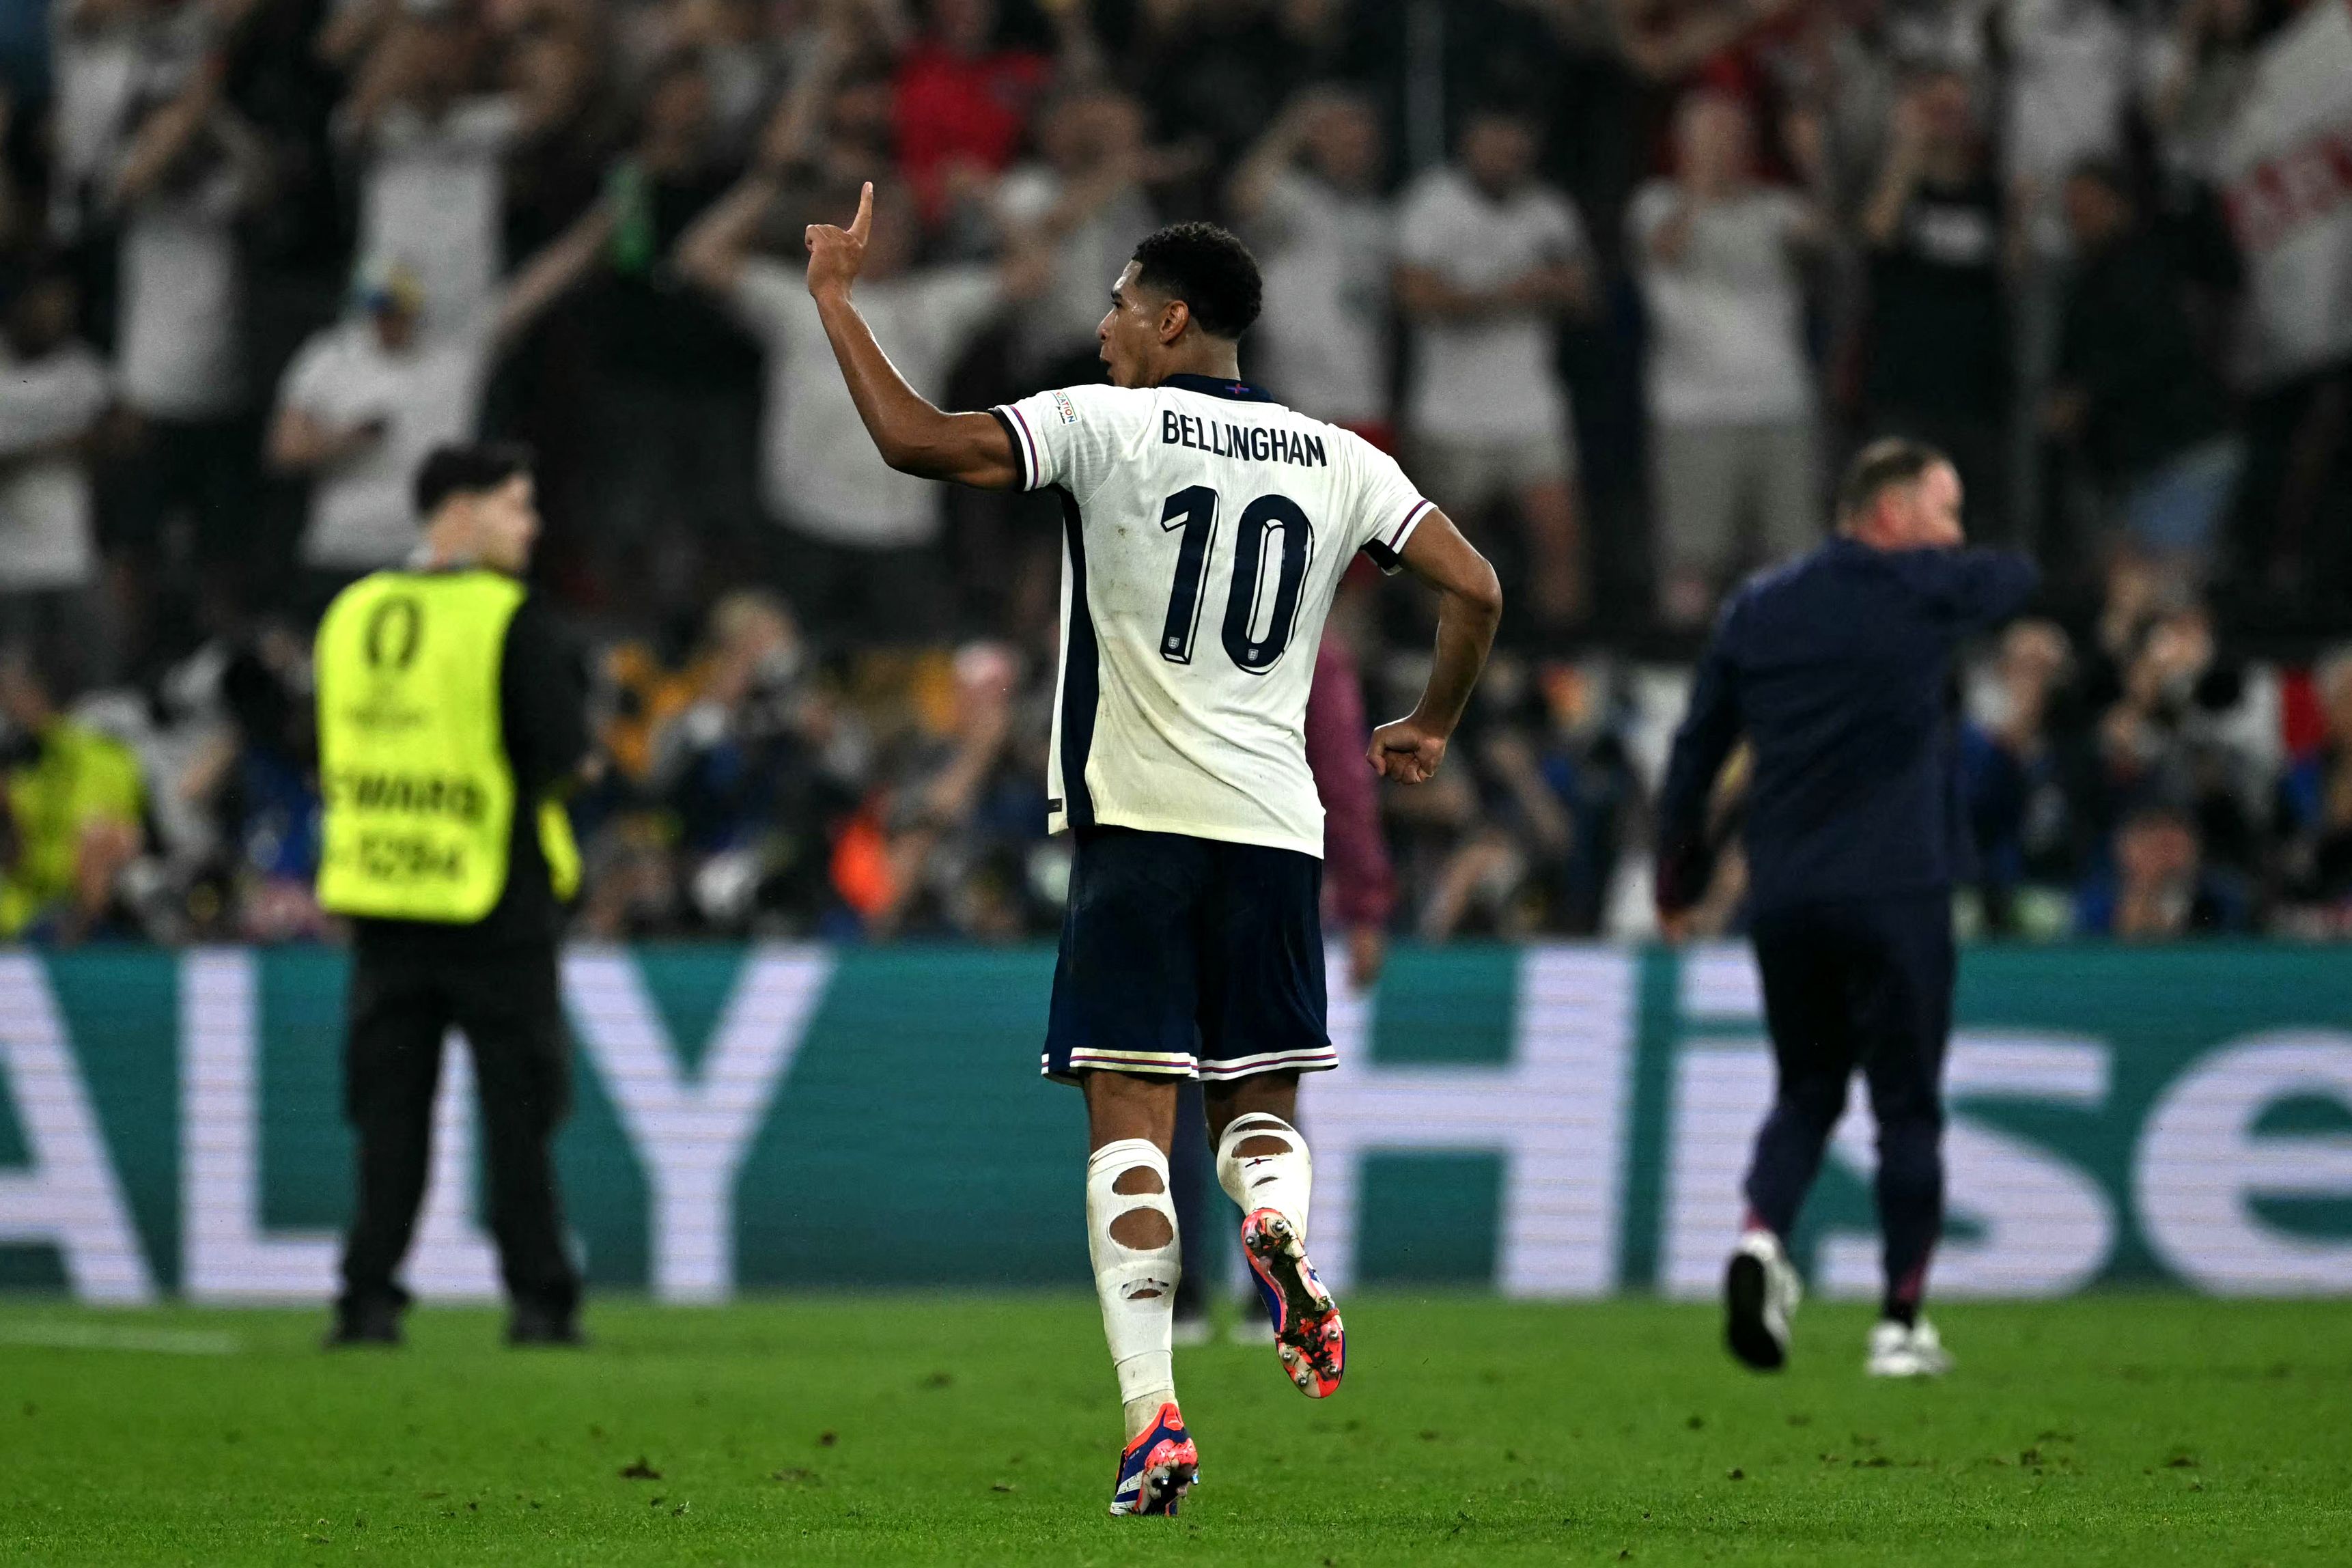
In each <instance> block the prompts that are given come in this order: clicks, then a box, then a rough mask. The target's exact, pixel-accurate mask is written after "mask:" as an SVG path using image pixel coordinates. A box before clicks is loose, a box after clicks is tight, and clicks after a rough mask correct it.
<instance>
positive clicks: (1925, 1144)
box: [1748, 889, 1954, 1322]
mask: <svg viewBox="0 0 2352 1568" xmlns="http://www.w3.org/2000/svg"><path fill="white" fill-rule="evenodd" d="M1749 930H1750V935H1751V937H1752V939H1753V940H1754V942H1755V945H1756V962H1757V966H1758V968H1759V970H1760V971H1761V972H1762V973H1763V979H1764V1015H1765V1022H1766V1025H1767V1026H1768V1027H1769V1029H1770V1031H1771V1036H1772V1053H1773V1057H1774V1058H1775V1060H1776V1062H1777V1064H1778V1067H1779V1069H1780V1086H1779V1091H1778V1094H1777V1096H1776V1097H1775V1100H1774V1102H1773V1106H1772V1112H1771V1114H1770V1116H1769V1117H1767V1118H1766V1119H1765V1122H1764V1126H1763V1130H1762V1131H1759V1133H1758V1134H1757V1135H1756V1153H1755V1158H1754V1161H1753V1163H1751V1164H1750V1165H1749V1167H1748V1207H1749V1209H1750V1210H1751V1211H1752V1213H1753V1215H1754V1216H1755V1218H1756V1219H1758V1220H1759V1221H1761V1222H1762V1223H1763V1224H1764V1225H1765V1226H1768V1227H1769V1228H1770V1229H1771V1230H1772V1231H1773V1232H1774V1233H1775V1234H1776V1235H1780V1236H1783V1237H1785V1236H1787V1235H1788V1234H1789V1231H1790V1227H1791V1226H1794V1225H1795V1224H1796V1220H1797V1211H1798V1210H1799V1208H1801V1206H1802V1205H1803V1204H1804V1201H1805V1194H1806V1192H1807V1191H1808V1190H1810V1189H1811V1186H1812V1184H1813V1178H1814V1176H1815V1175H1816V1174H1817V1173H1819V1172H1820V1170H1821V1164H1822V1151H1823V1149H1824V1148H1825V1147H1826V1146H1827V1144H1828V1142H1829V1138H1830V1134H1831V1132H1832V1131H1834V1130H1835V1128H1836V1126H1837V1122H1838V1118H1839V1117H1840V1116H1841V1115H1843V1113H1844V1111H1845V1100H1846V1090H1847V1086H1848V1084H1849V1083H1850V1082H1851V1080H1852V1079H1853V1074H1854V1073H1855V1071H1856V1070H1857V1069H1859V1070H1860V1071H1861V1073H1862V1075H1863V1078H1864V1081H1865V1082H1866V1083H1867V1084H1868V1085H1869V1089H1870V1109H1871V1113H1872V1116H1873V1118H1874V1120H1875V1121H1876V1122H1877V1123H1878V1185H1877V1194H1878V1220H1879V1228H1880V1230H1881V1232H1882V1234H1883V1235H1884V1237H1885V1247H1886V1252H1885V1258H1886V1301H1885V1310H1886V1311H1887V1313H1888V1315H1889V1316H1892V1317H1896V1318H1899V1319H1901V1320H1902V1321H1906V1322H1907V1321H1910V1320H1911V1318H1912V1316H1913V1315H1914V1314H1915V1313H1916V1310H1917V1308H1918V1302H1919V1299H1920V1296H1921V1294H1922V1293H1923V1291H1924V1290H1925V1289H1926V1285H1927V1259H1928V1256H1929V1254H1930V1253H1932V1252H1933V1251H1934V1250H1935V1246H1936V1238H1937V1235H1938V1234H1939V1233H1940V1231H1941V1230H1942V1228H1943V1217H1944V1159H1943V1131H1944V1105H1943V1076H1944V1055H1945V1050H1946V1047H1947V1046H1948V1043H1949V1040H1950V1037H1951V1030H1952V980H1953V969H1954V958H1953V947H1952V909H1951V895H1950V894H1949V893H1948V891H1945V890H1943V889H1935V890H1932V891H1927V892H1921V893H1918V894H1914V895H1906V896H1902V897H1895V898H1873V899H1853V900H1825V901H1822V902H1815V903H1799V904H1791V905H1787V906H1783V907H1780V908H1777V909H1773V910H1767V911H1765V912H1763V913H1759V915H1757V916H1756V917H1755V919H1754V920H1753V921H1751V922H1750V928H1749Z"/></svg>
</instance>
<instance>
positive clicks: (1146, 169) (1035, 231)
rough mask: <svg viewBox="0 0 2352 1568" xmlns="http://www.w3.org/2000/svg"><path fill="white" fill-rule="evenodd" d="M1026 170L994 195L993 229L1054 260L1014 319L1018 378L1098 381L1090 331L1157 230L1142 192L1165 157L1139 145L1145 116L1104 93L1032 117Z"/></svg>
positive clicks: (1079, 96) (1075, 92)
mask: <svg viewBox="0 0 2352 1568" xmlns="http://www.w3.org/2000/svg"><path fill="white" fill-rule="evenodd" d="M1036 131H1037V153H1038V157H1037V159H1036V160H1035V161H1034V162H1032V163H1023V164H1021V165H1019V166H1018V167H1016V168H1015V169H1013V171H1012V173H1010V174H1006V175H1005V176H1004V179H1003V183H1002V184H1000V185H999V186H998V187H997V195H996V210H997V221H998V224H999V226H1000V227H1001V229H1002V231H1003V234H1004V235H1005V237H1007V238H1010V237H1013V236H1014V235H1019V236H1022V237H1024V241H1026V242H1027V243H1032V244H1035V245H1038V246H1040V247H1044V248H1045V249H1046V250H1048V251H1049V252H1050V253H1051V254H1052V256H1053V262H1054V266H1053V283H1052V286H1051V287H1050V288H1049V289H1046V291H1045V293H1044V294H1043V295H1042V296H1041V297H1040V298H1039V299H1038V300H1037V301H1036V303H1034V305H1032V306H1031V307H1030V308H1029V309H1028V310H1024V311H1023V312H1022V318H1021V352H1020V363H1019V364H1018V366H1017V367H1016V372H1015V374H1016V376H1017V378H1018V379H1020V380H1023V381H1025V382H1031V383H1034V384H1039V385H1052V384H1068V383H1072V382H1087V381H1098V380H1100V379H1101V377H1102V370H1101V366H1100V363H1099V362H1098V361H1097V358H1096V342H1095V328H1096V327H1097V326H1098V325H1100V324H1101V321H1102V317H1103V309H1104V306H1105V303H1106V301H1107V300H1108V298H1109V289H1110V281H1109V280H1114V279H1117V278H1118V274H1119V269H1120V268H1123V267H1125V266H1126V265H1127V258H1128V256H1129V253H1131V252H1132V251H1133V250H1134V249H1135V243H1136V241H1138V240H1139V239H1141V238H1142V237H1144V236H1145V235H1146V234H1148V233H1150V230H1151V227H1152V225H1153V222H1154V221H1155V220H1154V218H1153V216H1152V208H1151V200H1150V195H1149V194H1148V191H1147V189H1146V183H1147V181H1148V180H1149V179H1150V178H1152V177H1155V176H1156V175H1158V174H1164V173H1165V172H1166V168H1167V166H1168V163H1169V160H1168V158H1167V157H1166V156H1165V155H1163V154H1160V153H1154V152H1153V151H1152V150H1151V149H1150V148H1148V147H1147V146H1145V144H1144V123H1143V110H1142V108H1141V106H1140V105H1139V104H1138V103H1137V102H1136V101H1135V100H1133V99H1132V98H1129V96H1127V95H1126V94H1125V93H1123V92H1118V91H1117V90H1115V89H1109V88H1105V87H1074V88H1067V89H1064V90H1062V91H1061V92H1060V93H1059V94H1058V95H1057V96H1056V97H1055V99H1053V100H1051V101H1049V102H1048V103H1047V104H1046V105H1045V107H1044V109H1043V110H1041V111H1040V113H1039V115H1038V120H1037V128H1036Z"/></svg>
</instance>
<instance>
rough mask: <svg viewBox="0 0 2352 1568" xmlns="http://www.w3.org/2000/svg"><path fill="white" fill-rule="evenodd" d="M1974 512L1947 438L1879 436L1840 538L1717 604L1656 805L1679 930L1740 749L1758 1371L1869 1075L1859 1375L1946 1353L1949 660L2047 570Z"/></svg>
mask: <svg viewBox="0 0 2352 1568" xmlns="http://www.w3.org/2000/svg"><path fill="white" fill-rule="evenodd" d="M1960 500H1961V494H1960V479H1959V475H1958V473H1957V472H1956V471H1955V470H1954V468H1953V467H1952V463H1951V459H1950V458H1947V457H1945V456H1944V455H1943V454H1942V453H1941V452H1938V451H1937V450H1936V449H1935V448H1934V447H1927V446H1922V445H1921V444H1919V443H1918V442H1916V441H1906V440H1886V441H1878V442H1874V443H1873V444H1872V445H1870V446H1868V447H1864V448H1863V450H1862V452H1861V453H1860V455H1858V456H1857V457H1856V458H1854V460H1853V467H1852V468H1849V469H1848V470H1847V473H1846V476H1845V480H1844V482H1843V484H1842V485H1841V486H1840V487H1839V489H1838V500H1837V529H1838V531H1837V536H1836V537H1835V538H1833V539H1832V540H1831V541H1830V542H1828V543H1827V544H1824V545H1822V547H1821V548H1820V549H1818V550H1816V551H1814V552H1812V553H1811V554H1810V555H1807V556H1805V557H1803V558H1802V559H1801V560H1799V561H1796V562H1793V563H1790V565H1788V566H1786V567H1784V568H1782V569H1781V570H1780V571H1777V572H1772V573H1768V574H1765V575H1763V576H1760V577H1758V578H1756V579H1755V580H1754V581H1752V582H1750V583H1749V584H1748V585H1747V586H1746V587H1745V588H1743V589H1741V590H1740V591H1739V592H1738V594H1737V595H1733V597H1732V599H1731V601H1730V602H1729V604H1727V605H1726V606H1725V607H1724V611H1723V615H1722V616H1721V617H1720V619H1719V620H1718V621H1717V625H1716V630H1715V637H1714V639H1713V640H1712V641H1711V642H1710V643H1709V644H1708V645H1707V648H1706V654H1705V655H1704V656H1703V657H1702V658H1701V659H1700V661H1699V668H1698V679H1697V681H1696V685H1695V686H1694V687H1693V689H1692V691H1691V702H1690V712H1689V714H1688V715H1687V716H1686V717H1685V719H1684V721H1683V725H1682V729H1681V731H1679V732H1678V733H1677V734H1676V735H1675V745H1674V753H1673V756H1672V757H1671V759H1670V760H1669V761H1668V763H1667V765H1666V779H1665V785H1664V788H1663V789H1662V790H1661V791H1660V792H1659V800H1658V856H1659V859H1658V875H1657V889H1658V910H1659V913H1660V915H1661V916H1662V917H1663V922H1662V923H1663V924H1664V928H1665V930H1666V931H1667V934H1668V935H1670V936H1675V935H1680V934H1681V931H1682V928H1683V926H1684V925H1685V920H1686V915H1687V911H1688V910H1689V909H1690V907H1691V906H1692V905H1693V904H1695V903H1696V902H1697V901H1698V900H1699V898H1700V896H1701V895H1702V894H1703V893H1704V892H1705V891H1706V884H1707V881H1708V871H1709V864H1708V863H1709V860H1710V858H1711V846H1710V845H1709V844H1708V842H1707V838H1706V816H1707V800H1708V796H1709V795H1711V794H1712V793H1713V792H1714V789H1715V784H1716V778H1717V774H1718V773H1721V772H1722V769H1723V765H1724V763H1725V760H1726V759H1727V757H1728V756H1729V755H1730V753H1731V751H1732V749H1733V747H1734V745H1735V744H1736V743H1737V742H1738V741H1739V740H1740V739H1741V737H1742V736H1743V735H1744V736H1745V737H1746V739H1747V741H1748V746H1749V749H1750V751H1751V752H1752V753H1753V758H1754V760H1753V763H1752V764H1751V766H1752V772H1751V776H1750V779H1749V783H1748V819H1747V827H1746V833H1745V837H1746V842H1747V848H1748V886H1749V892H1748V931H1749V935H1750V936H1751V937H1752V938H1753V940H1754V942H1755V945H1756V967H1757V969H1758V971H1759V973H1761V975H1762V977H1763V983H1764V1020H1765V1024H1766V1026H1767V1028H1768V1029H1769V1032H1770V1034H1771V1036H1772V1054H1773V1057H1774V1059H1775V1062H1776V1065H1777V1067H1778V1069H1779V1077H1780V1083H1779V1090H1778V1094H1777V1096H1776V1098H1775V1099H1774V1101H1773V1105H1772V1110H1771V1114H1770V1115H1769V1116H1768V1117H1767V1118H1766V1119H1765V1121H1764V1126H1763V1129H1762V1131H1759V1132H1758V1134H1757V1135H1756V1153H1755V1158H1754V1160H1753V1162H1752V1163H1750V1164H1749V1166H1748V1220H1747V1224H1746V1225H1745V1226H1743V1227H1742V1229H1743V1234H1742V1235H1741V1237H1740V1238H1739V1244H1738V1247H1737V1248H1736V1249H1735V1250H1734V1251H1733V1253H1732V1255H1731V1261H1730V1263H1729V1265H1728V1267H1727V1268H1726V1270H1725V1279H1724V1304H1725V1338H1726V1340H1727V1342H1728V1343H1729V1345H1730V1347H1731V1352H1732V1353H1733V1354H1734V1355H1736V1356H1738V1358H1739V1359H1740V1360H1741V1361H1743V1362H1745V1363H1748V1365H1749V1366H1752V1367H1755V1368H1757V1369H1759V1371H1770V1370H1773V1369H1775V1368H1778V1367H1779V1366H1780V1365H1781V1364H1782V1363H1784V1362H1785V1361H1786V1360H1787V1359H1788V1354H1789V1317H1790V1313H1791V1312H1793V1311H1794V1310H1796V1305H1797V1300H1798V1296H1799V1294H1800V1291H1799V1288H1798V1281H1797V1271H1796V1269H1795V1268H1794V1267H1793V1266H1792V1265H1791V1264H1790V1261H1789V1257H1788V1249H1787V1239H1788V1236H1789V1232H1790V1228H1791V1227H1792V1226H1794V1225H1795V1224H1796V1220H1797V1211H1798V1209H1799V1208H1800V1207H1801V1206H1802V1205H1803V1204H1804V1201H1805V1194H1806V1192H1807V1191H1808V1190H1809V1189H1810V1188H1811V1186H1812V1184H1813V1177H1814V1176H1815V1175H1816V1174H1817V1173H1819V1172H1820V1170H1821V1166H1822V1151H1823V1150H1824V1149H1825V1148H1826V1147H1827V1146H1828V1143H1829V1139H1830V1134H1831V1132H1832V1131H1833V1130H1835V1128H1836V1126H1837V1122H1838V1117H1839V1116H1840V1115H1841V1114H1842V1113H1843V1111H1844V1110H1845V1097H1846V1087H1847V1084H1848V1082H1849V1081H1850V1080H1851V1079H1853V1075H1854V1073H1855V1071H1856V1070H1857V1069H1858V1070H1860V1071H1861V1073H1862V1074H1863V1076H1864V1079H1866V1080H1867V1081H1868V1083H1869V1085H1870V1109H1871V1113H1872V1115H1873V1116H1874V1119H1875V1120H1876V1121H1877V1122H1878V1223H1879V1228H1880V1230H1881V1231H1882V1232H1884V1234H1885V1264H1886V1295H1885V1300H1884V1303H1883V1305H1882V1307H1881V1310H1880V1321H1879V1322H1878V1323H1877V1325H1876V1326H1875V1327H1874V1328H1873V1329H1872V1331H1871V1335H1870V1350H1869V1355H1868V1358H1867V1360H1866V1362H1865V1363H1864V1364H1865V1366H1866V1368H1867V1370H1868V1371H1869V1372H1870V1373H1871V1374H1872V1375H1874V1376H1880V1377H1919V1376H1933V1375H1935V1374H1936V1373H1941V1372H1943V1371H1944V1370H1945V1369H1946V1367H1948V1365H1949V1364H1950V1361H1949V1358H1948V1356H1947V1355H1946V1354H1945V1352H1944V1347H1943V1342H1942V1341H1941V1340H1940V1339H1938V1338H1937V1334H1936V1331H1935V1327H1934V1325H1932V1324H1931V1323H1929V1322H1928V1321H1927V1319H1926V1318H1925V1317H1924V1316H1922V1315H1921V1311H1920V1301H1921V1297H1922V1296H1923V1294H1924V1293H1925V1291H1926V1289H1927V1259H1928V1257H1929V1255H1930V1254H1931V1253H1932V1252H1933V1251H1934V1250H1935V1246H1936V1237H1937V1233H1938V1231H1940V1229H1941V1228H1942V1226H1943V1219H1944V1154H1943V1134H1944V1107H1943V1083H1942V1079H1943V1072H1944V1051H1945V1047H1946V1045H1947V1044H1948V1041H1949V1038H1950V1036H1951V1027H1952V969H1953V957H1952V877H1953V871H1954V865H1953V862H1954V858H1955V854H1954V847H1955V846H1956V845H1957V844H1958V835H1959V833H1960V832H1961V831H1962V824H1961V823H1960V822H1959V821H1958V820H1957V819H1956V818H1955V816H1954V815H1953V813H1954V811H1955V804H1954V803H1955V801H1956V800H1957V798H1958V792H1957V790H1956V788H1955V784H1956V775H1955V772H1954V769H1955V759H1954V753H1953V750H1952V739H1951V729H1952V725H1951V718H1950V713H1949V703H1950V699H1949V691H1950V685H1951V678H1952V655H1953V651H1954V649H1955V648H1956V647H1957V646H1958V643H1959V642H1960V640H1961V639H1962V638H1964V637H1968V636H1969V635H1970V634H1972V633H1975V632H1979V631H1982V630H1985V629H1987V628H1989V627H1991V626H1996V625H1998V624H1999V623H2000V622H2001V621H2004V620H2006V619H2008V618H2009V617H2010V616H2013V615H2015V614H2016V613H2017V612H2018V611H2019V610H2020V609H2021V608H2023V607H2024V605H2025V601H2026V597H2027V595H2030V594H2032V591H2033V586H2034V584H2035V582H2036V581H2037V577H2038V574H2036V572H2035V570H2034V567H2033V563H2032V562H2030V561H2028V560H2027V559H2026V558H2025V557H2024V556H2022V555H2020V554H2017V553H2015V552H2011V551H2005V550H1969V549H1963V548H1962V542H1963V539H1964V537H1965V536H1964V535H1963V533H1962V531H1961V528H1960Z"/></svg>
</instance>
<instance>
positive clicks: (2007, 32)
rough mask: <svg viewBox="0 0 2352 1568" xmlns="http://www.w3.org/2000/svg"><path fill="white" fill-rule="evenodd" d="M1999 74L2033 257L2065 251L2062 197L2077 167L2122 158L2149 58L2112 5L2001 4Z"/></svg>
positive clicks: (2007, 164)
mask: <svg viewBox="0 0 2352 1568" xmlns="http://www.w3.org/2000/svg"><path fill="white" fill-rule="evenodd" d="M1992 17H1993V20H1994V23H1995V25H1996V26H1998V27H1999V29H2000V44H2001V52H2002V58H2003V59H2004V61H2005V63H2006V65H2007V69H2006V70H2005V71H2004V72H2003V73H2002V78H2001V120H2002V122H2003V123H2002V135H2001V138H2000V150H2001V165H2002V166H2001V174H2002V176H2003V178H2004V179H2005V180H2006V181H2007V183H2008V185H2009V189H2010V193H2011V201H2012V203H2013V204H2014V205H2016V207H2017V209H2018V216H2017V221H2018V222H2019V223H2020V224H2021V225H2022V226H2023V228H2024V232H2023V235H2022V236H2021V238H2022V239H2023V240H2024V241H2025V242H2026V243H2027V245H2028V246H2029V247H2030V249H2031V253H2032V255H2033V256H2034V257H2037V258H2060V257H2063V256H2064V255H2065V254H2066V253H2067V235H2066V225H2065V215H2064V213H2063V210H2062V208H2061V205H2060V196H2059V193H2060V190H2061V189H2062V187H2063V186H2064V184H2065V183H2066V174H2067V172H2068V171H2069V170H2071V169H2073V168H2074V166H2075V165H2076V164H2078V163H2084V162H2086V161H2090V160H2094V159H2098V160H2106V159H2114V158H2117V157H2120V156H2122V155H2123V153H2124V127H2125V121H2126V115H2127V113H2128V111H2129V110H2130V108H2131V101H2132V98H2133V95H2134V89H2136V88H2137V86H2138V85H2139V79H2140V78H2141V77H2142V76H2143V75H2144V74H2146V69H2147V67H2146V63H2145V61H2144V60H2143V59H2142V58H2141V57H2142V56H2143V55H2144V54H2145V53H2146V52H2147V51H2146V50H2145V49H2144V48H2143V47H2141V45H2140V43H2139V40H2138V39H2137V38H2136V37H2134V35H2133V23H2132V19H2131V18H2130V16H2128V15H2126V10H2125V8H2124V7H2122V6H2118V5H2111V4H2109V3H2108V0H2003V3H2002V4H2000V5H1998V6H1996V7H1994V8H1993V11H1992Z"/></svg>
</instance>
